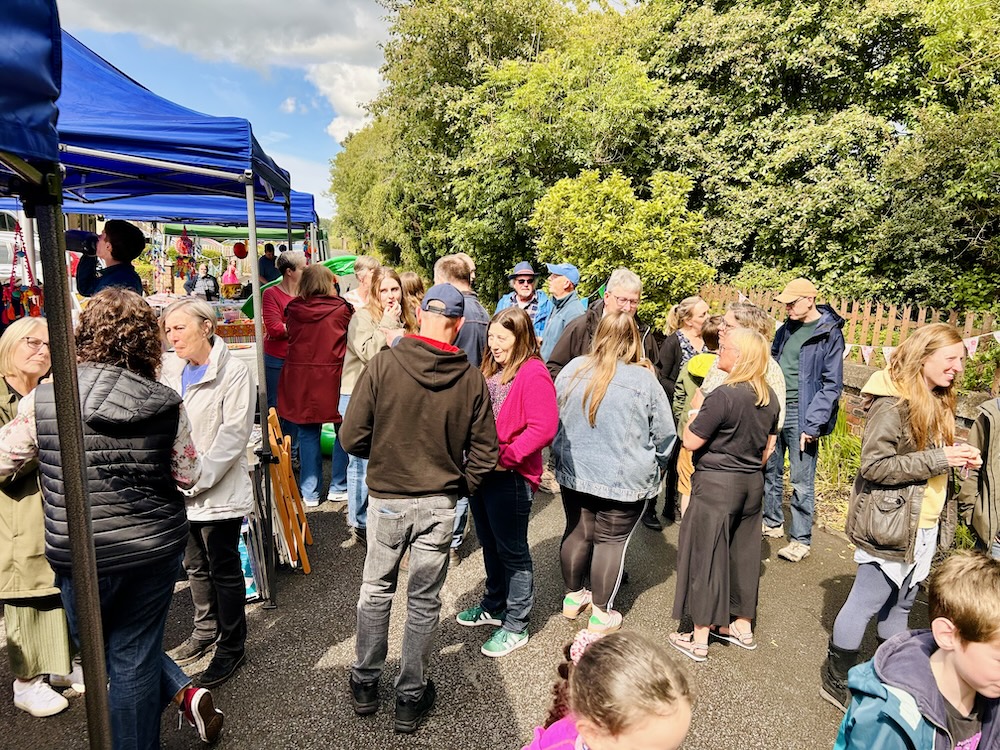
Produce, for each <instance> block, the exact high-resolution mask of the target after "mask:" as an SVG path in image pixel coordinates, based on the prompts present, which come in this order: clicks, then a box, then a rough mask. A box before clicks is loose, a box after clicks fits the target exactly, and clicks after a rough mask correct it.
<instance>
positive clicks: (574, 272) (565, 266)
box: [545, 263, 580, 286]
mask: <svg viewBox="0 0 1000 750" xmlns="http://www.w3.org/2000/svg"><path fill="white" fill-rule="evenodd" d="M545 267H546V268H547V269H549V273H554V274H557V275H559V276H565V277H566V278H567V279H569V280H570V281H572V282H573V286H576V285H577V284H579V283H580V271H579V270H578V269H577V267H576V266H574V265H573V264H572V263H546V264H545Z"/></svg>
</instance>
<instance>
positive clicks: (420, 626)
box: [351, 495, 455, 700]
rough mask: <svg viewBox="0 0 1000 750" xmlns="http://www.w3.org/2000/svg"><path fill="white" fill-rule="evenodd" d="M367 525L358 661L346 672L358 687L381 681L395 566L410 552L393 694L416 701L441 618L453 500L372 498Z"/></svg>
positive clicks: (424, 684)
mask: <svg viewBox="0 0 1000 750" xmlns="http://www.w3.org/2000/svg"><path fill="white" fill-rule="evenodd" d="M370 521H371V523H370V525H369V528H368V551H367V554H366V555H365V568H364V573H363V574H362V583H361V594H360V596H359V597H358V631H357V633H358V634H357V642H356V651H357V660H356V661H355V662H354V666H353V667H352V668H351V672H352V673H353V675H354V679H355V680H357V681H359V682H368V681H371V680H378V679H379V677H381V675H382V670H383V669H384V668H385V657H386V654H387V653H388V650H389V614H390V612H391V610H392V599H393V596H394V595H395V593H396V583H397V580H398V578H399V561H400V559H401V558H402V557H403V552H405V551H406V549H407V548H409V550H410V572H409V576H408V578H407V591H406V627H405V629H404V631H403V648H402V653H401V654H400V659H399V678H398V679H397V680H396V694H397V695H399V696H401V697H403V698H407V699H411V700H412V699H417V698H419V697H420V696H421V695H423V692H424V687H425V686H426V684H427V679H426V677H425V676H424V674H425V672H426V671H427V664H428V662H429V661H430V656H431V652H432V651H433V648H434V638H435V636H436V635H437V630H438V622H439V620H440V617H441V587H442V586H443V585H444V579H445V576H446V575H447V573H448V545H449V544H450V543H451V530H452V527H453V526H454V522H455V498H454V497H453V496H452V497H449V496H447V495H430V496H427V497H415V498H405V499H404V498H394V499H392V500H383V499H379V498H372V513H371V518H370Z"/></svg>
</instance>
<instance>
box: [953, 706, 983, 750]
mask: <svg viewBox="0 0 1000 750" xmlns="http://www.w3.org/2000/svg"><path fill="white" fill-rule="evenodd" d="M944 707H945V710H946V711H947V712H948V734H950V735H951V741H952V742H953V743H954V744H953V745H952V748H953V749H954V750H977V748H979V740H980V739H981V737H982V731H983V701H982V698H980V697H979V696H976V703H975V705H974V706H973V708H972V713H971V714H969V715H968V716H963V715H962V712H961V711H959V710H958V709H957V708H955V707H954V706H953V705H951V703H950V702H949V701H947V700H945V702H944ZM984 750H985V748H984Z"/></svg>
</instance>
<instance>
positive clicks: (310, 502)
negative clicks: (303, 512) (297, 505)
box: [302, 497, 319, 508]
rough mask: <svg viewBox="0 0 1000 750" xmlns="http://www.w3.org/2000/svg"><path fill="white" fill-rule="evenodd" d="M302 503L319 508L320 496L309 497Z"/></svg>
mask: <svg viewBox="0 0 1000 750" xmlns="http://www.w3.org/2000/svg"><path fill="white" fill-rule="evenodd" d="M302 504H303V505H304V506H306V507H307V508H318V507H319V498H318V497H307V498H305V499H303V500H302Z"/></svg>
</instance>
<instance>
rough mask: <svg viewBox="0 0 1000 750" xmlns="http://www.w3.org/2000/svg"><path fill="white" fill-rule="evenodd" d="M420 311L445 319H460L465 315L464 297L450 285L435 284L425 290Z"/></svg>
mask: <svg viewBox="0 0 1000 750" xmlns="http://www.w3.org/2000/svg"><path fill="white" fill-rule="evenodd" d="M420 309H421V310H423V311H424V312H432V313H437V314H438V315H444V316H445V317H446V318H461V317H462V316H464V315H465V297H464V296H462V293H461V292H460V291H458V289H456V288H455V287H453V286H452V285H451V284H435V285H434V286H432V287H431V288H430V289H428V290H427V293H426V294H425V295H424V299H423V301H422V302H421V303H420Z"/></svg>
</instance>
